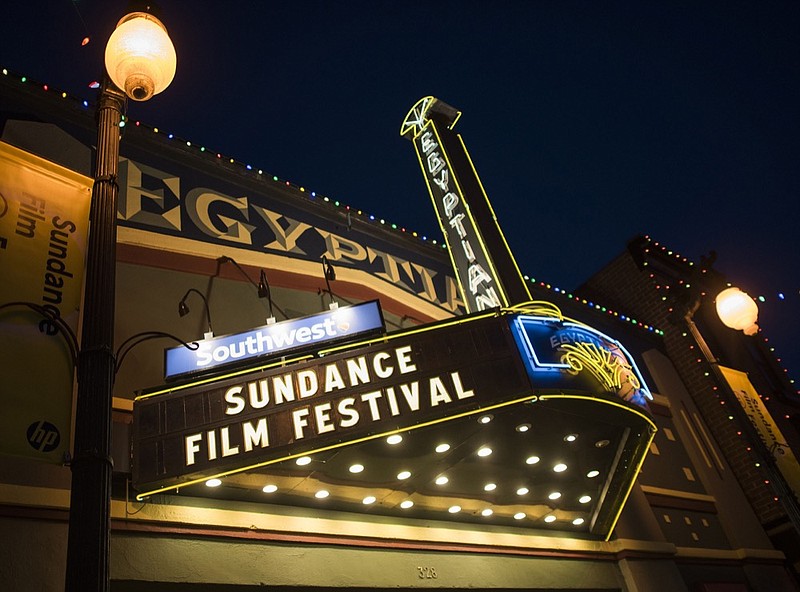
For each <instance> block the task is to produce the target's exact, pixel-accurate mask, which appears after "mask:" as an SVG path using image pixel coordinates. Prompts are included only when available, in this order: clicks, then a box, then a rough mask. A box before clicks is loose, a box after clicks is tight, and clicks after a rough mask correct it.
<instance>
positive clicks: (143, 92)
mask: <svg viewBox="0 0 800 592" xmlns="http://www.w3.org/2000/svg"><path fill="white" fill-rule="evenodd" d="M105 62H106V71H107V72H108V75H109V77H110V78H111V81H112V82H113V83H114V84H116V85H117V87H119V88H120V89H122V90H123V91H125V94H126V95H128V97H130V98H131V99H133V100H134V101H146V100H148V99H149V98H150V97H152V96H153V95H157V94H158V93H160V92H161V91H163V90H164V89H165V88H167V87H168V86H169V84H170V82H172V79H173V78H174V77H175V68H176V66H177V56H176V55H175V46H174V45H172V40H171V39H170V38H169V35H168V34H167V29H166V28H165V27H164V25H163V24H162V23H161V21H160V20H158V19H157V18H156V17H154V16H153V15H152V14H149V13H146V12H131V13H130V14H127V15H125V16H124V17H122V19H120V21H119V23H117V28H116V29H114V32H113V33H112V34H111V37H110V38H109V40H108V44H107V45H106V58H105Z"/></svg>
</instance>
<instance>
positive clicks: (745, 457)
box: [576, 252, 787, 528]
mask: <svg viewBox="0 0 800 592" xmlns="http://www.w3.org/2000/svg"><path fill="white" fill-rule="evenodd" d="M651 276H652V277H651ZM659 282H660V278H659V277H658V276H657V275H656V272H654V271H653V270H651V269H648V267H643V268H642V269H640V268H639V266H638V265H637V263H636V261H635V260H634V257H633V256H632V255H631V254H630V253H628V252H626V253H623V254H622V255H621V256H619V257H618V258H617V259H615V260H614V261H612V262H611V263H610V264H609V265H608V266H606V267H605V268H604V269H602V270H601V271H600V272H598V273H597V274H595V275H594V276H593V277H592V278H591V279H590V280H589V281H588V282H587V283H586V284H585V285H584V286H582V287H581V288H580V289H579V290H577V291H576V292H577V293H579V294H581V296H582V297H584V298H592V299H593V300H595V301H598V302H603V303H604V304H605V305H606V306H609V307H611V306H614V307H616V308H617V309H618V310H622V311H625V312H626V314H629V315H631V316H636V317H638V318H639V320H641V321H643V322H645V323H648V324H651V325H653V326H655V327H658V328H659V329H661V330H663V331H664V337H663V339H664V346H665V350H666V353H667V355H668V356H669V358H670V359H671V360H672V363H673V364H674V365H675V368H676V369H677V371H678V373H679V375H680V376H681V379H682V380H683V382H684V384H685V386H686V389H687V390H688V391H689V393H690V394H691V395H692V397H693V399H694V401H695V403H696V405H697V407H698V409H699V411H700V413H701V414H702V416H703V418H704V420H705V422H706V424H707V425H708V427H709V430H710V432H711V434H712V437H713V438H714V439H715V440H716V442H717V444H718V445H719V447H720V449H721V451H722V453H723V454H724V456H725V458H726V460H727V462H728V464H729V465H730V467H731V470H732V472H733V474H734V475H735V476H736V478H737V480H738V481H739V483H740V485H741V487H742V489H743V490H744V493H745V495H746V496H747V498H748V500H749V501H750V503H751V505H752V507H753V509H754V511H755V513H756V515H757V516H758V518H759V520H760V521H761V523H762V524H763V525H764V526H765V527H767V528H769V527H772V526H776V525H779V524H781V523H783V522H786V521H787V516H786V513H785V511H784V509H783V507H782V505H781V504H780V502H779V501H776V499H775V498H776V495H777V494H776V493H775V490H774V489H773V487H772V486H771V484H770V483H769V476H768V474H767V471H766V470H765V468H764V466H761V467H757V466H756V463H757V462H758V459H757V458H756V456H755V454H754V453H753V452H752V450H748V448H749V444H748V442H747V440H746V437H745V436H744V435H743V434H742V433H741V431H742V428H741V426H739V425H738V423H737V421H736V420H731V419H729V417H730V412H729V411H728V408H729V406H730V404H731V403H735V401H725V392H727V391H726V390H725V388H724V385H720V384H717V383H716V381H715V377H714V373H713V371H712V368H711V366H710V364H709V363H708V362H707V361H706V360H705V358H704V356H703V353H702V352H701V350H700V348H699V346H698V344H697V343H696V342H695V341H694V339H693V338H692V336H691V334H690V333H689V332H688V331H687V328H686V326H685V324H683V323H681V325H676V324H673V323H672V322H670V321H669V320H668V316H669V312H670V311H669V307H670V302H671V300H672V299H671V298H670V297H667V298H666V299H664V298H665V294H664V290H659V289H657V288H656V286H657V285H659ZM698 360H699V361H698ZM662 394H665V393H662Z"/></svg>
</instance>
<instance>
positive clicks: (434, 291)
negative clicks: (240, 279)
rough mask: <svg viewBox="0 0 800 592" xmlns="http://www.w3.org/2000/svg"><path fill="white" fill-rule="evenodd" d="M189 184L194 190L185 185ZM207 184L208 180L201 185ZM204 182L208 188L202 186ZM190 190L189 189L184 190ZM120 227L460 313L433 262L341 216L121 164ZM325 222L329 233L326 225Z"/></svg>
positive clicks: (447, 280) (450, 285)
mask: <svg viewBox="0 0 800 592" xmlns="http://www.w3.org/2000/svg"><path fill="white" fill-rule="evenodd" d="M190 183H191V184H190ZM206 183H207V182H206ZM207 184H208V183H207ZM187 186H188V188H187ZM118 213H119V222H120V224H121V225H122V226H129V227H134V228H140V229H144V230H148V231H151V232H157V233H160V234H168V235H174V236H181V237H185V238H190V239H195V240H201V241H204V242H212V243H216V244H228V245H231V246H235V247H238V248H247V249H251V250H253V251H258V252H270V253H274V254H280V255H285V256H287V257H292V258H300V259H305V260H310V261H319V260H320V259H321V258H322V257H323V256H325V257H327V258H328V259H329V260H330V261H333V262H337V263H338V264H339V265H345V266H348V267H352V268H356V269H359V270H363V271H365V272H366V273H369V274H370V275H372V276H375V277H377V278H380V279H381V280H384V281H387V282H390V283H391V284H393V285H395V286H398V287H400V288H401V289H403V290H405V291H407V292H409V293H411V294H414V295H416V296H418V297H420V298H423V299H425V300H427V301H428V302H431V303H433V304H434V305H436V306H439V307H440V308H442V309H443V310H446V311H449V312H459V310H463V303H462V302H461V300H460V298H459V294H458V290H457V287H456V282H455V279H454V278H453V277H452V276H450V275H448V274H447V273H446V266H445V265H442V266H441V268H437V267H436V265H435V263H434V261H433V260H429V261H426V260H424V258H420V260H417V261H412V260H410V259H409V258H408V257H407V256H406V255H410V254H411V251H409V252H408V253H405V252H400V251H401V249H396V248H393V246H392V245H391V244H389V243H382V242H377V241H375V240H374V239H372V238H371V237H367V236H365V235H363V234H361V233H358V232H356V231H353V230H350V229H349V226H348V224H347V221H346V219H345V218H343V220H342V224H341V225H340V226H338V227H337V225H336V220H335V219H333V221H331V220H328V219H325V220H323V219H321V218H320V219H319V221H318V224H315V221H314V220H313V218H312V217H311V216H309V215H307V214H306V213H305V212H303V211H301V210H299V209H295V210H293V211H291V212H289V211H287V209H286V208H283V207H281V205H280V204H278V203H274V204H272V203H269V204H268V203H267V198H266V197H265V196H263V195H242V194H238V195H229V194H226V193H225V192H224V191H221V190H219V189H216V188H210V187H208V186H204V185H202V184H200V183H196V184H195V183H193V180H190V179H187V178H181V177H179V176H176V175H174V174H169V173H165V172H163V171H160V170H158V169H155V168H153V167H149V166H146V165H141V164H138V163H135V162H133V161H131V160H126V159H123V161H122V162H121V163H120V199H119V210H118ZM326 223H327V225H328V226H327V227H325V225H326Z"/></svg>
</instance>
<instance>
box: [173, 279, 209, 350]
mask: <svg viewBox="0 0 800 592" xmlns="http://www.w3.org/2000/svg"><path fill="white" fill-rule="evenodd" d="M192 292H194V293H195V294H197V295H198V296H200V298H202V299H203V304H204V305H205V308H206V319H207V320H208V331H207V332H206V333H204V334H203V338H204V339H211V338H212V337H214V330H213V329H212V328H211V310H209V308H208V300H207V299H206V297H205V296H203V294H202V293H201V292H200V291H199V290H196V289H195V288H189V289H188V290H187V291H186V294H184V295H183V298H181V301H180V302H178V314H179V315H180V316H182V317H185V316H186V315H187V314H189V313H190V312H191V311H190V310H189V305H188V304H186V299H187V298H189V294H191V293H192Z"/></svg>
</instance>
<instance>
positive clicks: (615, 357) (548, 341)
mask: <svg viewBox="0 0 800 592" xmlns="http://www.w3.org/2000/svg"><path fill="white" fill-rule="evenodd" d="M513 325H514V329H515V335H516V336H517V340H518V343H519V345H520V350H521V351H522V353H523V357H524V359H525V363H526V367H527V368H528V371H529V372H530V373H531V375H532V377H533V380H534V381H535V382H536V383H537V384H541V383H542V382H544V383H545V384H546V383H547V381H548V379H547V375H548V374H550V375H551V380H554V381H557V382H563V374H564V373H566V374H570V375H575V376H577V375H579V374H583V375H584V377H586V376H587V375H589V376H591V377H593V378H594V379H595V380H596V381H597V382H598V383H599V385H600V386H601V387H602V390H603V391H605V392H609V393H613V394H615V395H617V396H618V397H620V398H622V399H623V400H625V401H630V402H632V403H636V404H637V405H644V404H645V403H646V400H647V399H650V400H652V399H653V395H652V394H651V393H650V390H649V389H648V388H647V385H646V384H645V382H644V379H643V378H642V375H641V374H640V372H639V368H638V367H637V366H636V362H635V361H634V360H633V358H632V357H631V355H630V354H629V353H628V351H627V350H626V349H625V348H624V347H623V346H622V344H621V343H620V342H619V341H617V340H616V339H612V338H611V337H609V336H608V335H605V334H603V333H601V332H600V331H598V330H597V329H593V328H592V327H588V326H586V325H582V324H579V323H576V322H574V321H569V320H556V319H554V318H551V317H537V316H529V315H519V316H517V317H515V319H514V322H513Z"/></svg>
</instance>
